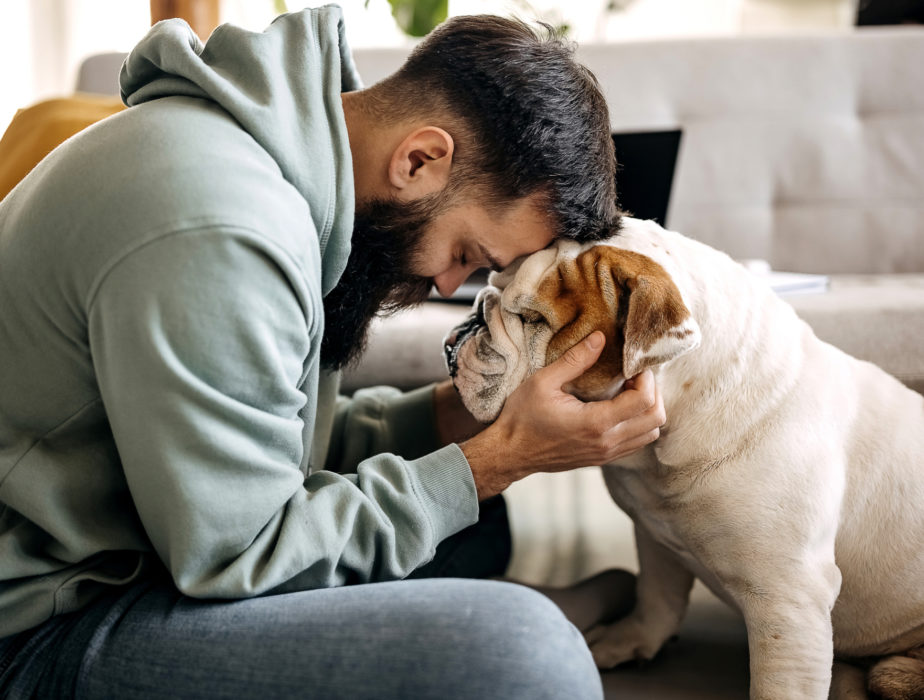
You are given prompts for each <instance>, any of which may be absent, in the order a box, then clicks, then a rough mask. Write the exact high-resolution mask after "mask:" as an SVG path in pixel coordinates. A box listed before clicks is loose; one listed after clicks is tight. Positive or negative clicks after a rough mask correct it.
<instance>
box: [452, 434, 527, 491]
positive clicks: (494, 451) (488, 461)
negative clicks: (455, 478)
mask: <svg viewBox="0 0 924 700" xmlns="http://www.w3.org/2000/svg"><path fill="white" fill-rule="evenodd" d="M496 432H497V431H496V430H492V429H491V428H488V429H486V430H484V431H482V432H481V433H479V434H478V435H475V436H474V437H473V438H470V439H469V440H466V441H465V442H462V443H460V444H459V448H460V449H461V450H462V454H464V455H465V459H466V460H468V464H469V468H471V470H472V477H473V478H474V480H475V490H476V491H477V493H478V500H479V501H483V500H485V499H486V498H490V497H491V496H496V495H497V494H499V493H501V492H502V491H503V490H504V489H506V488H507V487H508V486H510V484H512V483H513V482H514V481H516V478H515V477H513V476H512V473H511V471H510V469H509V466H510V460H509V459H508V458H507V457H506V456H505V454H504V453H505V450H504V449H503V442H502V441H500V440H498V439H497V435H496Z"/></svg>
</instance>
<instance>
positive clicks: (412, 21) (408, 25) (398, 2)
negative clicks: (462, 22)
mask: <svg viewBox="0 0 924 700" xmlns="http://www.w3.org/2000/svg"><path fill="white" fill-rule="evenodd" d="M388 4H389V5H391V16H392V17H394V18H395V22H397V23H398V26H399V27H401V30H402V31H403V32H404V33H405V34H407V35H409V36H426V35H427V34H429V33H430V32H431V31H432V30H433V28H434V27H436V25H438V24H439V23H440V22H442V21H444V20H445V19H446V17H447V16H448V15H449V0H388ZM366 7H369V0H366Z"/></svg>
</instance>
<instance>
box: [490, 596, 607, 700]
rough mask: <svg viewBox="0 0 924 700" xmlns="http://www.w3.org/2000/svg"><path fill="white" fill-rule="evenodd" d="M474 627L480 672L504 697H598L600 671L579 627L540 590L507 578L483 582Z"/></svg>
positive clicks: (600, 689) (600, 692) (601, 693)
mask: <svg viewBox="0 0 924 700" xmlns="http://www.w3.org/2000/svg"><path fill="white" fill-rule="evenodd" d="M483 597H484V605H483V607H482V608H481V610H480V613H479V616H480V624H483V625H484V629H483V630H481V631H480V632H479V633H478V636H479V639H480V642H479V643H480V645H482V649H481V654H480V656H481V657H482V658H490V659H495V660H497V661H498V662H499V663H488V664H486V665H485V667H484V668H483V669H481V673H484V674H489V675H493V676H495V677H493V678H490V679H489V678H488V677H484V681H485V682H486V684H488V683H490V684H491V685H493V686H495V688H496V691H498V692H497V693H496V695H492V696H488V697H508V698H549V699H550V700H551V699H553V698H556V699H557V698H575V699H581V700H583V699H584V698H595V699H597V698H602V697H603V691H602V687H601V682H600V675H599V673H598V671H597V669H596V666H595V665H594V662H593V658H592V657H591V655H590V651H589V650H588V648H587V645H586V643H585V642H584V638H583V637H582V636H581V634H580V632H578V630H577V629H576V628H575V627H574V626H573V625H572V624H571V623H570V622H569V621H568V620H567V618H565V616H564V615H563V614H562V612H561V611H560V610H559V608H558V607H557V606H556V605H555V604H554V603H552V602H551V601H550V600H549V599H548V598H546V597H545V596H543V595H542V594H541V593H537V592H536V591H534V590H532V589H530V588H526V587H525V586H519V585H516V584H511V583H499V582H491V583H486V588H485V591H484V596H483Z"/></svg>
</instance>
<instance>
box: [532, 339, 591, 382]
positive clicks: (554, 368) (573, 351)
mask: <svg viewBox="0 0 924 700" xmlns="http://www.w3.org/2000/svg"><path fill="white" fill-rule="evenodd" d="M605 342H606V339H605V338H604V336H603V333H601V332H600V331H594V332H593V333H591V334H590V335H588V336H587V337H586V338H584V340H582V341H581V342H580V343H577V344H576V345H574V346H572V347H571V348H569V349H568V351H567V352H566V353H565V354H564V355H562V356H561V357H559V358H558V359H557V360H555V362H553V363H552V364H550V365H548V366H547V367H545V368H544V369H542V370H540V371H539V372H538V373H537V374H539V373H541V374H542V375H543V376H544V377H545V378H546V379H548V380H549V381H553V382H555V384H556V385H557V386H559V387H560V386H561V385H562V384H565V383H567V382H570V381H571V380H572V379H577V378H578V377H580V376H581V375H582V374H584V372H586V371H587V370H588V369H590V368H591V367H593V364H594V363H595V362H596V361H597V360H598V359H599V357H600V353H601V352H602V351H603V345H604V343H605Z"/></svg>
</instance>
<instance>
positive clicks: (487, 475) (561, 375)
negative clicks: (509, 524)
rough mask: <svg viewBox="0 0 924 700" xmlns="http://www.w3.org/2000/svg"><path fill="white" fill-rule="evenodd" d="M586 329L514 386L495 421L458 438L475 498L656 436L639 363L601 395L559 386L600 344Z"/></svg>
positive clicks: (653, 407)
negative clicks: (616, 387)
mask: <svg viewBox="0 0 924 700" xmlns="http://www.w3.org/2000/svg"><path fill="white" fill-rule="evenodd" d="M604 342H605V341H604V337H603V334H602V333H600V332H599V331H595V332H594V333H591V334H590V335H589V336H588V337H587V338H585V339H584V340H583V341H581V342H580V343H578V344H577V345H575V346H574V347H572V348H571V349H570V350H568V351H567V352H566V353H565V354H564V355H563V356H562V357H560V358H559V359H558V360H556V361H555V362H554V363H553V364H551V365H549V366H548V367H545V368H543V369H541V370H539V371H538V372H536V373H535V374H534V375H533V376H532V377H530V378H529V379H527V380H526V381H525V382H523V384H522V385H520V386H519V387H518V388H517V389H516V391H514V392H513V393H512V394H511V395H510V397H509V398H508V399H507V402H506V403H505V404H504V409H503V410H502V411H501V414H500V415H499V416H498V417H497V420H496V421H495V422H494V423H493V424H491V425H490V426H489V427H488V428H486V429H485V430H484V431H483V432H481V433H480V434H478V435H476V436H475V437H473V438H471V439H470V440H468V441H466V442H464V443H462V444H461V445H460V447H461V448H462V451H463V452H464V453H465V456H466V458H467V459H468V462H469V464H470V465H471V468H472V474H473V475H474V477H475V485H476V487H477V489H478V497H479V499H485V498H488V497H490V496H493V495H494V494H496V493H500V492H501V491H503V490H504V489H505V488H507V486H509V485H510V484H512V483H513V482H514V481H517V480H518V479H522V478H523V477H525V476H528V475H529V474H532V473H534V472H556V471H565V470H568V469H574V468H577V467H584V466H588V465H594V464H606V463H608V462H612V461H615V460H616V459H618V458H620V457H624V456H626V455H628V454H630V453H632V452H635V451H636V450H638V449H639V448H641V447H644V446H645V445H647V444H649V443H651V442H653V441H654V440H657V439H658V436H659V435H660V427H661V426H662V425H664V423H665V420H666V418H665V415H664V404H663V403H662V402H661V398H660V396H659V395H658V391H657V388H656V386H655V382H654V376H653V375H652V374H651V372H650V371H649V370H646V371H645V372H643V373H642V374H640V375H638V376H637V377H633V378H632V379H631V380H629V381H628V382H626V390H625V391H623V392H622V393H621V394H619V395H617V396H615V397H614V398H612V399H610V400H608V401H594V402H590V403H585V402H583V401H580V400H579V399H577V398H575V397H574V396H572V395H570V394H567V393H565V392H564V391H562V386H563V385H565V384H567V383H568V382H570V381H572V380H574V379H576V378H577V377H579V376H580V375H581V374H583V373H584V372H585V371H586V370H587V369H589V368H590V367H591V366H592V365H593V364H594V362H596V361H597V358H598V357H599V356H600V352H601V351H602V350H603V344H604Z"/></svg>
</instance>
